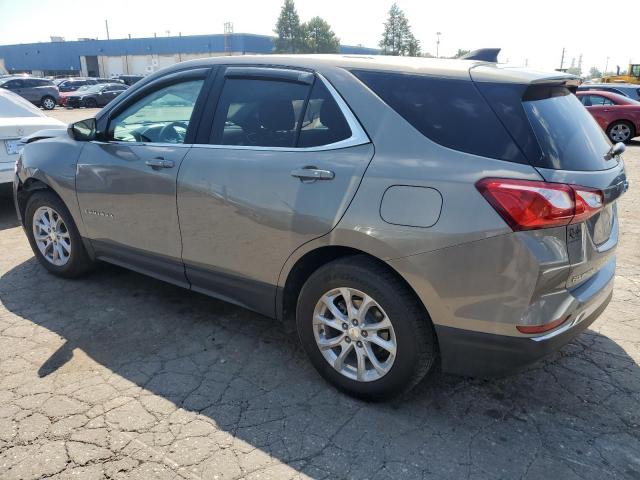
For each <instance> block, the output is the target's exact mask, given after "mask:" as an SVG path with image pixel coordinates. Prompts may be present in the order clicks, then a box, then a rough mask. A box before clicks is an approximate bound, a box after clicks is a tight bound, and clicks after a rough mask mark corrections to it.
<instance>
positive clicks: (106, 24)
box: [104, 20, 109, 40]
mask: <svg viewBox="0 0 640 480" xmlns="http://www.w3.org/2000/svg"><path fill="white" fill-rule="evenodd" d="M104 26H105V28H106V29H107V40H109V20H105V21H104Z"/></svg>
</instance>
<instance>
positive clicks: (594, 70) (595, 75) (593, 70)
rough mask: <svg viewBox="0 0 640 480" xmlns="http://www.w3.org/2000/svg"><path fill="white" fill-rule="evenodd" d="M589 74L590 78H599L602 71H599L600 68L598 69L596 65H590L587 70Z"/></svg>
mask: <svg viewBox="0 0 640 480" xmlns="http://www.w3.org/2000/svg"><path fill="white" fill-rule="evenodd" d="M589 76H590V77H591V78H600V77H602V72H600V70H598V69H597V68H596V67H591V69H590V70H589Z"/></svg>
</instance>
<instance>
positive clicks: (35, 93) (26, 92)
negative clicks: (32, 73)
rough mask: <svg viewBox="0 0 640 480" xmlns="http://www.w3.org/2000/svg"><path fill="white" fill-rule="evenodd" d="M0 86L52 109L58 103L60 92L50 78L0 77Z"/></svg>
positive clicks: (40, 105)
mask: <svg viewBox="0 0 640 480" xmlns="http://www.w3.org/2000/svg"><path fill="white" fill-rule="evenodd" d="M0 88H4V89H6V90H10V91H12V92H13V93H17V94H18V95H20V96H21V97H22V98H24V99H26V100H28V101H30V102H31V103H33V104H34V105H38V106H39V107H42V108H44V109H45V110H53V109H54V108H56V105H57V104H58V99H59V98H60V92H59V91H58V87H56V86H55V85H54V83H53V82H52V81H51V80H47V79H46V78H35V77H6V78H2V79H0Z"/></svg>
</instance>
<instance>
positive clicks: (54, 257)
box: [25, 191, 94, 278]
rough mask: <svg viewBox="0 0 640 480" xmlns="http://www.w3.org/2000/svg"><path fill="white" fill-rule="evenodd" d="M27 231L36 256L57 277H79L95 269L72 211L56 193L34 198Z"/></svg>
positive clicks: (27, 214) (27, 213) (27, 216)
mask: <svg viewBox="0 0 640 480" xmlns="http://www.w3.org/2000/svg"><path fill="white" fill-rule="evenodd" d="M25 231H26V233H27V238H28V239H29V243H30V245H31V249H32V250H33V253H34V255H35V256H36V258H37V259H38V261H39V262H40V264H41V265H42V266H43V267H44V268H46V269H47V270H48V271H49V272H51V273H53V274H54V275H57V276H59V277H65V278H74V277H79V276H81V275H83V274H85V273H86V272H87V271H89V270H90V269H91V268H92V267H93V264H94V262H93V261H92V260H91V258H90V257H89V254H88V253H87V251H86V249H85V247H84V244H83V243H82V238H81V237H80V233H79V232H78V229H77V227H76V224H75V223H74V221H73V218H72V217H71V214H70V213H69V210H67V207H66V206H65V205H64V203H62V201H61V200H60V199H59V198H58V197H57V196H56V195H55V194H53V193H52V192H50V191H38V192H36V193H34V194H33V195H31V197H30V198H29V200H28V201H27V206H26V209H25Z"/></svg>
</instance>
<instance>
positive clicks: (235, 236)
mask: <svg viewBox="0 0 640 480" xmlns="http://www.w3.org/2000/svg"><path fill="white" fill-rule="evenodd" d="M208 105H209V106H210V107H211V108H212V109H213V108H214V107H215V116H214V118H213V121H212V127H211V128H206V126H205V131H204V132H203V133H202V135H203V136H202V137H201V138H202V139H203V141H204V142H206V143H208V144H207V145H194V146H193V148H192V149H191V150H190V151H189V153H188V154H187V157H186V158H185V160H184V162H183V164H182V167H181V169H180V175H179V178H178V214H179V217H180V229H181V231H182V239H183V251H182V258H183V261H184V263H185V268H186V274H187V277H188V278H189V280H190V282H191V284H192V288H193V289H194V290H199V291H203V292H206V293H209V294H212V295H214V296H218V297H221V298H224V299H226V300H228V301H232V302H235V303H238V304H241V305H243V306H246V307H248V308H251V309H254V310H256V311H259V312H262V313H265V314H268V315H272V314H273V313H274V306H275V288H276V287H275V285H276V284H277V280H278V275H279V273H280V271H281V269H282V266H283V265H284V263H285V261H286V259H287V258H288V257H289V256H290V255H291V253H292V252H293V251H294V250H295V249H296V248H298V247H299V246H301V245H302V244H304V243H305V242H308V241H310V240H312V239H314V238H317V237H319V236H322V235H324V234H326V233H328V232H329V231H330V230H331V229H332V228H333V227H334V226H335V224H336V223H337V222H338V221H339V219H340V218H341V216H342V214H343V213H344V211H345V210H346V208H347V206H348V205H349V202H350V200H351V198H352V197H353V195H354V193H355V191H356V189H357V187H358V185H359V182H360V179H361V177H362V175H363V173H364V171H365V169H366V167H367V165H368V164H369V161H370V160H371V158H372V156H373V147H372V145H371V143H370V142H369V139H368V137H367V136H366V134H365V133H364V131H363V130H362V127H360V125H359V124H358V122H357V121H356V119H355V117H354V116H353V114H352V113H351V111H350V110H349V108H348V107H347V105H346V104H345V103H344V101H343V100H342V99H341V98H340V96H339V95H338V94H337V92H335V90H333V88H332V87H331V85H330V84H328V83H327V82H326V81H325V80H323V79H322V78H321V77H319V76H317V75H314V74H313V73H311V72H305V71H299V70H291V69H284V68H263V67H229V68H227V69H226V70H225V71H224V72H221V74H219V77H218V79H217V85H216V89H215V91H214V92H213V93H212V96H211V97H210V99H209V101H208Z"/></svg>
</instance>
